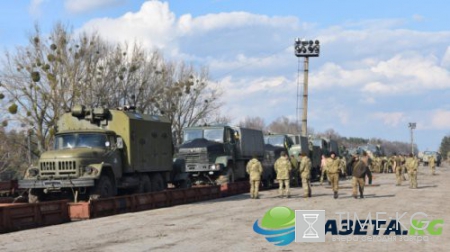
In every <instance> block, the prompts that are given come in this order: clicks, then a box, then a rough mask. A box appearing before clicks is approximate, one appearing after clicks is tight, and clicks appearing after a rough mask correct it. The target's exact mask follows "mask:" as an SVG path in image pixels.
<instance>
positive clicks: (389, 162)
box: [247, 151, 436, 199]
mask: <svg viewBox="0 0 450 252" xmlns="http://www.w3.org/2000/svg"><path fill="white" fill-rule="evenodd" d="M383 159H384V158H381V157H377V158H370V157H369V155H368V153H366V152H363V153H362V154H361V156H358V155H356V154H355V155H353V156H352V159H351V161H350V162H349V165H348V166H347V162H346V160H345V158H339V157H337V156H336V154H335V153H334V152H331V153H330V155H329V157H325V155H323V156H322V162H321V167H320V169H321V176H320V183H321V185H322V183H323V178H324V175H325V174H326V177H327V178H328V181H329V183H330V185H331V188H332V190H333V197H334V198H335V199H337V198H338V190H339V178H340V176H341V175H343V176H347V175H351V176H352V188H353V194H352V195H353V197H354V198H355V199H356V198H358V191H359V196H360V198H364V185H365V181H366V177H367V178H368V182H369V184H372V171H375V172H389V169H391V172H393V173H395V175H396V185H397V186H400V185H401V183H402V180H406V178H405V174H406V173H407V174H408V177H409V180H410V186H409V187H410V188H412V189H415V188H417V168H418V166H419V160H418V159H417V158H416V157H415V156H414V155H413V154H410V155H408V156H407V157H404V156H403V155H397V154H395V153H394V155H392V156H391V157H390V158H389V159H387V158H386V160H384V162H381V161H383ZM380 160H381V161H380ZM381 165H383V167H384V168H383V169H381V168H380V169H378V166H381ZM429 166H430V168H431V172H432V174H433V175H435V170H436V162H435V159H434V157H431V158H430V159H429ZM347 168H349V169H347ZM274 169H275V172H276V174H277V177H276V179H277V180H278V183H279V195H280V197H287V198H289V197H290V182H291V177H292V174H297V175H296V176H299V177H300V178H301V181H302V187H303V189H304V195H303V197H304V198H308V197H311V169H312V164H311V160H310V158H309V157H308V156H307V155H306V154H305V153H300V154H299V158H298V159H297V158H295V157H294V156H291V158H289V157H288V155H287V154H286V152H284V151H282V152H281V155H280V158H278V159H277V161H276V162H275V164H274ZM371 170H372V171H371ZM293 171H297V173H293ZM262 172H263V168H262V165H261V163H260V162H259V161H258V159H257V158H256V157H253V159H251V160H250V161H249V162H248V164H247V173H248V174H249V177H250V196H251V198H253V199H258V198H259V196H258V193H259V185H260V181H261V175H262Z"/></svg>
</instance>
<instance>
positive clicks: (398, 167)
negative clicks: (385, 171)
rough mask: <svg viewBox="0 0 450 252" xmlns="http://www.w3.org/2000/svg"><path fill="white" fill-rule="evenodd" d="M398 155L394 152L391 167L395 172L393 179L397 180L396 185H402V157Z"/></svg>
mask: <svg viewBox="0 0 450 252" xmlns="http://www.w3.org/2000/svg"><path fill="white" fill-rule="evenodd" d="M400 156H401V155H398V156H397V155H396V154H394V166H393V167H392V169H393V170H394V172H395V180H396V181H397V182H396V184H395V185H396V186H401V185H402V158H401V157H400Z"/></svg>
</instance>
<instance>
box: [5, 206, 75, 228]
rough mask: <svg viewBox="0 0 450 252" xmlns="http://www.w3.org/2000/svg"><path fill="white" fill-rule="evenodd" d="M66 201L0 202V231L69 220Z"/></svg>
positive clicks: (54, 223)
mask: <svg viewBox="0 0 450 252" xmlns="http://www.w3.org/2000/svg"><path fill="white" fill-rule="evenodd" d="M67 203H68V201H67V200H61V201H51V202H43V203H38V204H23V203H15V204H0V233H7V232H11V231H18V230H23V229H30V228H36V227H41V226H49V225H56V224H61V223H65V222H69V221H70V218H69V211H68V205H67Z"/></svg>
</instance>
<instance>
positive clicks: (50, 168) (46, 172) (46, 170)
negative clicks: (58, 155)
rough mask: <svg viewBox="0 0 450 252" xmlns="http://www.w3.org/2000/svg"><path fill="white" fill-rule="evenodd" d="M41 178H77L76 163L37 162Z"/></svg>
mask: <svg viewBox="0 0 450 252" xmlns="http://www.w3.org/2000/svg"><path fill="white" fill-rule="evenodd" d="M39 166H40V169H41V176H64V177H65V176H68V175H74V176H77V174H78V172H77V163H76V162H75V161H58V162H55V161H48V162H47V161H44V162H39Z"/></svg>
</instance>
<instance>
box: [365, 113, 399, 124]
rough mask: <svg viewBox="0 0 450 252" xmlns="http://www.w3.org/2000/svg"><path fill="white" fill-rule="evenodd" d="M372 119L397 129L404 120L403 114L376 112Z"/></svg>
mask: <svg viewBox="0 0 450 252" xmlns="http://www.w3.org/2000/svg"><path fill="white" fill-rule="evenodd" d="M372 117H373V118H374V119H376V120H381V121H382V122H383V123H384V124H385V125H387V126H390V127H397V126H398V125H399V124H400V123H403V122H404V121H405V119H406V118H405V115H404V113H403V112H390V113H386V112H378V113H374V114H373V115H372Z"/></svg>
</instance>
